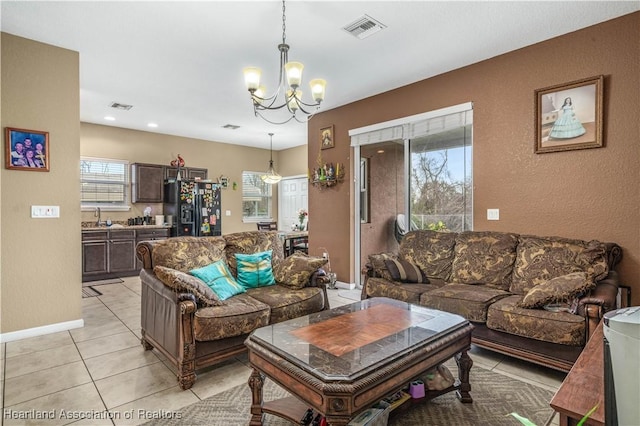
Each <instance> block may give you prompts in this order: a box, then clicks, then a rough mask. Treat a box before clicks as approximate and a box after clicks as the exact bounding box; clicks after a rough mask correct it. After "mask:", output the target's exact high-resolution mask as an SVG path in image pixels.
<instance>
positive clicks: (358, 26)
mask: <svg viewBox="0 0 640 426" xmlns="http://www.w3.org/2000/svg"><path fill="white" fill-rule="evenodd" d="M385 28H387V26H386V25H384V24H382V23H380V22H378V21H376V20H375V19H373V18H372V17H370V16H368V15H364V16H363V17H362V18H359V19H358V20H356V21H354V22H352V23H351V24H349V25H346V26H344V27H343V28H342V29H343V30H345V31H346V32H348V33H349V34H351V35H352V36H354V37H357V38H359V39H360V40H362V39H363V38H366V37H369V36H370V35H373V34H375V33H377V32H378V31H380V30H383V29H385Z"/></svg>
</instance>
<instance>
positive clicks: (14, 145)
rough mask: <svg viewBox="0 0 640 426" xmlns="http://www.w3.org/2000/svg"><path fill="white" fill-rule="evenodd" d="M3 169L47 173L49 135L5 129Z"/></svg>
mask: <svg viewBox="0 0 640 426" xmlns="http://www.w3.org/2000/svg"><path fill="white" fill-rule="evenodd" d="M5 167H6V168H7V169H15V170H28V171H32V172H48V171H49V133H48V132H41V131H38V130H25V129H14V128H12V127H7V128H5Z"/></svg>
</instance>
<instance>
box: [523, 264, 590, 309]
mask: <svg viewBox="0 0 640 426" xmlns="http://www.w3.org/2000/svg"><path fill="white" fill-rule="evenodd" d="M594 288H596V284H595V283H594V282H593V281H590V280H588V279H587V274H585V273H584V272H573V273H571V274H567V275H562V276H560V277H556V278H552V279H550V280H549V281H547V282H545V283H542V284H539V285H537V286H535V287H533V288H532V289H531V290H529V292H528V293H527V294H526V295H525V296H524V298H523V299H522V301H521V302H520V307H521V308H527V309H534V308H542V307H543V306H544V305H548V304H549V303H560V302H565V303H566V302H570V301H571V300H572V299H574V298H576V297H578V296H580V295H582V294H584V293H585V292H587V291H589V290H593V289H594Z"/></svg>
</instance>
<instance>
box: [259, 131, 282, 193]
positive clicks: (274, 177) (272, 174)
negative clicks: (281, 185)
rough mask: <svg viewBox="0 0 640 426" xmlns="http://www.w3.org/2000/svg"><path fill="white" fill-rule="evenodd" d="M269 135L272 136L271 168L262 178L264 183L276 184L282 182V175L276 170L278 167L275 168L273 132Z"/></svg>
mask: <svg viewBox="0 0 640 426" xmlns="http://www.w3.org/2000/svg"><path fill="white" fill-rule="evenodd" d="M269 137H270V138H271V143H270V148H269V149H270V157H269V158H270V159H269V169H268V170H267V171H266V172H265V174H263V175H262V176H260V179H262V181H263V182H264V183H270V184H274V183H278V182H280V180H282V176H280V175H279V174H278V172H276V169H274V168H273V133H269Z"/></svg>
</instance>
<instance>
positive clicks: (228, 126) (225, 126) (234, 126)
mask: <svg viewBox="0 0 640 426" xmlns="http://www.w3.org/2000/svg"><path fill="white" fill-rule="evenodd" d="M222 128H223V129H231V130H235V129H239V128H240V126H237V125H235V124H225V125H224V126H222Z"/></svg>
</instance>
